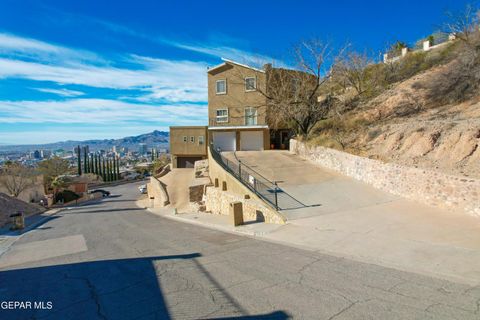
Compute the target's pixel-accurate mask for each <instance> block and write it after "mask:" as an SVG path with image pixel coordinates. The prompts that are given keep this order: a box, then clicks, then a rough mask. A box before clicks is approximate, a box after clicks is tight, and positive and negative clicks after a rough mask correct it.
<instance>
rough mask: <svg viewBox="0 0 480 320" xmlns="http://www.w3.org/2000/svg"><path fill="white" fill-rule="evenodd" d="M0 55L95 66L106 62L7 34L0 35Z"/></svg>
mask: <svg viewBox="0 0 480 320" xmlns="http://www.w3.org/2000/svg"><path fill="white" fill-rule="evenodd" d="M0 55H3V56H8V57H11V56H15V57H21V58H27V57H28V58H31V59H41V60H45V61H57V63H69V62H70V63H73V62H78V61H88V62H90V63H97V64H105V63H107V60H105V59H103V58H101V57H100V56H98V55H97V54H95V53H93V52H90V51H86V50H80V49H75V50H74V49H70V48H67V47H64V46H59V45H54V44H50V43H47V42H44V41H39V40H36V39H31V38H24V37H19V36H16V35H12V34H8V33H0Z"/></svg>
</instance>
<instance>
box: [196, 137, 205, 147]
mask: <svg viewBox="0 0 480 320" xmlns="http://www.w3.org/2000/svg"><path fill="white" fill-rule="evenodd" d="M204 143H205V137H204V136H198V144H199V145H203V144H204Z"/></svg>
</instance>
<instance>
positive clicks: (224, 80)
mask: <svg viewBox="0 0 480 320" xmlns="http://www.w3.org/2000/svg"><path fill="white" fill-rule="evenodd" d="M219 82H225V91H223V92H219V91H218V83H219ZM215 94H227V79H219V80H217V81H215Z"/></svg>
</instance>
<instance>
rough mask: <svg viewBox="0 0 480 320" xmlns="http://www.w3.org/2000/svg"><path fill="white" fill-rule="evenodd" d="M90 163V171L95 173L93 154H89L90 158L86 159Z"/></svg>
mask: <svg viewBox="0 0 480 320" xmlns="http://www.w3.org/2000/svg"><path fill="white" fill-rule="evenodd" d="M88 163H89V164H90V173H95V163H94V162H93V154H91V155H90V159H89V160H88Z"/></svg>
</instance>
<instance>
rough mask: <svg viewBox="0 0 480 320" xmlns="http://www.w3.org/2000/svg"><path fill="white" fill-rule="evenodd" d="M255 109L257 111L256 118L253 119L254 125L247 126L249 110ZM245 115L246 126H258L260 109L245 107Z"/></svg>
mask: <svg viewBox="0 0 480 320" xmlns="http://www.w3.org/2000/svg"><path fill="white" fill-rule="evenodd" d="M252 109H254V110H255V117H253V119H254V123H252V124H247V110H252ZM244 114H245V117H244V122H245V125H246V126H247V125H248V126H256V125H257V124H258V108H256V107H245V110H244Z"/></svg>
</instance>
